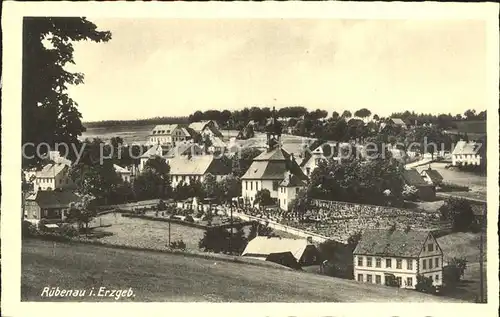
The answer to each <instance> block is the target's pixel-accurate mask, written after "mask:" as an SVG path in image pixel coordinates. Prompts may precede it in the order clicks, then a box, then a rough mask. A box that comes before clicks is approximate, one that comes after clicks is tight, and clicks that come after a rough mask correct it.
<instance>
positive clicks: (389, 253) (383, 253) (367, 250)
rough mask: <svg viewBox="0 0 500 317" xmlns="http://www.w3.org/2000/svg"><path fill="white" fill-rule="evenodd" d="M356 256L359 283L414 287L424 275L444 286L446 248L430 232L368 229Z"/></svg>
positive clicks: (434, 282)
mask: <svg viewBox="0 0 500 317" xmlns="http://www.w3.org/2000/svg"><path fill="white" fill-rule="evenodd" d="M353 255H354V278H355V279H356V280H357V281H358V282H365V283H374V284H382V285H387V284H389V283H390V280H391V279H393V280H395V281H396V282H397V284H398V285H399V287H401V288H410V289H414V288H415V285H416V284H417V276H418V275H423V276H425V277H430V278H431V279H432V282H433V284H434V285H435V286H438V285H442V280H443V251H442V250H441V247H440V246H439V244H438V242H437V241H436V239H435V238H434V236H433V235H432V233H431V232H430V231H419V230H404V231H403V230H392V229H367V230H365V232H364V233H363V235H362V237H361V240H360V241H359V243H358V245H357V246H356V249H355V250H354V252H353Z"/></svg>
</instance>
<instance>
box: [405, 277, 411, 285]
mask: <svg viewBox="0 0 500 317" xmlns="http://www.w3.org/2000/svg"><path fill="white" fill-rule="evenodd" d="M406 286H413V278H411V277H407V278H406Z"/></svg>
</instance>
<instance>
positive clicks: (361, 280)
mask: <svg viewBox="0 0 500 317" xmlns="http://www.w3.org/2000/svg"><path fill="white" fill-rule="evenodd" d="M358 282H363V274H358Z"/></svg>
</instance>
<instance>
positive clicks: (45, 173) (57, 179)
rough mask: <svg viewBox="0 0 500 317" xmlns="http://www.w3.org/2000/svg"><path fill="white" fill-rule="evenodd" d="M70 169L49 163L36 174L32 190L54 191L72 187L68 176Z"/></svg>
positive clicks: (62, 164) (59, 164) (64, 165)
mask: <svg viewBox="0 0 500 317" xmlns="http://www.w3.org/2000/svg"><path fill="white" fill-rule="evenodd" d="M69 170H70V167H69V166H68V165H66V164H64V163H49V164H47V165H45V166H44V167H43V168H42V170H41V171H37V172H36V178H35V179H34V184H33V189H34V191H35V192H36V191H39V190H54V189H57V188H66V187H70V186H72V185H73V181H72V180H71V177H70V176H69Z"/></svg>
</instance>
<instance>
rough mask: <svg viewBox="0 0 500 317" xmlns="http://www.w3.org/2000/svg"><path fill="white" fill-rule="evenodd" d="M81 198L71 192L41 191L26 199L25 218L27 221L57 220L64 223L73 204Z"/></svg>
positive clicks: (58, 190)
mask: <svg viewBox="0 0 500 317" xmlns="http://www.w3.org/2000/svg"><path fill="white" fill-rule="evenodd" d="M78 200H79V197H78V196H77V195H76V194H75V193H74V192H73V191H70V190H60V189H57V190H51V191H43V190H40V191H38V192H36V193H34V194H32V195H30V196H28V197H26V200H25V205H24V217H25V218H26V219H27V220H40V219H57V220H61V221H63V220H64V219H65V218H66V217H67V215H68V211H69V208H70V207H71V204H72V203H75V202H77V201H78Z"/></svg>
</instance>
